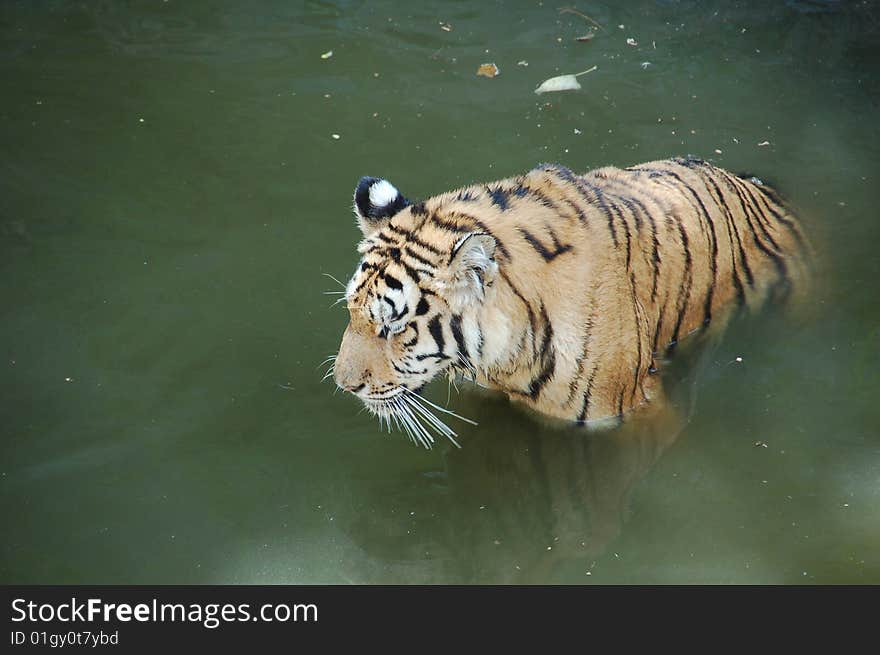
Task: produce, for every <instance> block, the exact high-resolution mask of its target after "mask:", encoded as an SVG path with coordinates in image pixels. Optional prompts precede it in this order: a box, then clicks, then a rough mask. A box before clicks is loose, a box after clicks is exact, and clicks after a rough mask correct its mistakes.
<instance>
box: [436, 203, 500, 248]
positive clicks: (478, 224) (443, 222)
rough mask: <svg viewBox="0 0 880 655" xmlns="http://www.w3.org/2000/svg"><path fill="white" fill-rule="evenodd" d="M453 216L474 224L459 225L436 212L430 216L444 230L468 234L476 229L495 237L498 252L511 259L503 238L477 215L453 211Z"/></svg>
mask: <svg viewBox="0 0 880 655" xmlns="http://www.w3.org/2000/svg"><path fill="white" fill-rule="evenodd" d="M451 217H452V218H460V219H463V220H465V221H469V222H471V223H472V224H473V225H471V226H465V225H459V224H458V223H455V222H452V221H450V220H448V219H446V218H441V217H440V216H439V215H438V214H437V213H436V212H434V213H433V214H431V217H430V218H431V220H432V221H433V222H434V223H435V224H436V225H437V226H438V227H441V228H443V229H444V230H447V231H449V232H455V233H457V234H466V233H468V232H474V231H476V232H482V233H483V234H487V235H489V236H490V237H492V238H493V239H495V247H496V248H497V249H498V252H499V253H501V255H503V256H504V258H505V259H510V253H509V252H508V251H507V248H505V247H504V244H503V243H502V242H501V239H499V238H498V237H497V236H495V235H494V234H493V233H492V230H490V229H489V228H488V227H487V226H486V224H485V223H483V221H481V220H480V219H478V218H477V217H475V216H471V215H470V214H464V213H461V212H453V213H452V214H451ZM474 228H477V229H476V230H474Z"/></svg>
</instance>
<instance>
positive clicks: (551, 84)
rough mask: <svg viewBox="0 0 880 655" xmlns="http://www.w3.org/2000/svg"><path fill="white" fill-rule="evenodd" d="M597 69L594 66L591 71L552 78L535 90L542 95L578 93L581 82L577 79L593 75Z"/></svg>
mask: <svg viewBox="0 0 880 655" xmlns="http://www.w3.org/2000/svg"><path fill="white" fill-rule="evenodd" d="M596 68H598V67H597V66H593V67H592V68H590V69H589V70H585V71H581V72H580V73H575V74H574V75H559V76H557V77H551V78H550V79H549V80H544V81H543V82H541V84H540V86H539V87H538V88H537V89H535V93H537V94H538V95H541V94H542V93H550V92H552V91H577V90H578V89H580V88H581V85H580V82H578V81H577V78H578V77H579V76H580V75H586V74H587V73H592V72H593V71H594V70H596Z"/></svg>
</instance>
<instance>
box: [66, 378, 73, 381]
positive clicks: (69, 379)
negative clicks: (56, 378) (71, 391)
mask: <svg viewBox="0 0 880 655" xmlns="http://www.w3.org/2000/svg"><path fill="white" fill-rule="evenodd" d="M64 381H65V382H73V378H64Z"/></svg>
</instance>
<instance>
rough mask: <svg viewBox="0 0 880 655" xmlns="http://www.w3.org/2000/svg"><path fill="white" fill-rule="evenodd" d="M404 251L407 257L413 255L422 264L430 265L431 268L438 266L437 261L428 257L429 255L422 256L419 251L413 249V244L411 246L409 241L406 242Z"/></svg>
mask: <svg viewBox="0 0 880 655" xmlns="http://www.w3.org/2000/svg"><path fill="white" fill-rule="evenodd" d="M403 252H404V254H405V255H406V256H407V257H412V258H413V259H415V260H416V261H417V262H419V263H420V264H423V265H425V266H430V267H431V268H434V267H436V266H437V262H433V261H431V260H430V259H428V258H427V257H422V256H421V255H420V254H419V253H417V252H416V251H415V250H413V249H412V246H410V245H409V244H408V243H407V244H404V246H403Z"/></svg>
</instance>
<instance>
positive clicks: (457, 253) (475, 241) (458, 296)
mask: <svg viewBox="0 0 880 655" xmlns="http://www.w3.org/2000/svg"><path fill="white" fill-rule="evenodd" d="M497 245H498V242H497V241H495V237H493V236H492V235H490V234H484V233H482V232H471V233H470V234H468V235H465V236H464V237H463V238H462V239H459V241H458V242H457V243H456V244H455V247H454V248H453V249H452V255H451V256H450V259H449V264H448V265H447V267H446V269H445V270H444V271H441V272H440V273H439V274H438V276H437V282H436V286H437V291H438V292H439V293H440V295H441V296H442V297H443V299H444V300H445V301H446V304H447V305H449V308H450V309H451V310H452V311H453V312H455V313H456V314H459V313H461V312H462V311H463V310H464V309H465V308H466V307H468V306H469V305H473V304H475V303H479V302H482V301H483V298H484V297H485V294H486V286H487V285H489V284H490V283H491V282H492V280H493V279H494V278H495V275H496V274H497V273H498V264H497V263H496V262H495V247H496V246H497Z"/></svg>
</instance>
